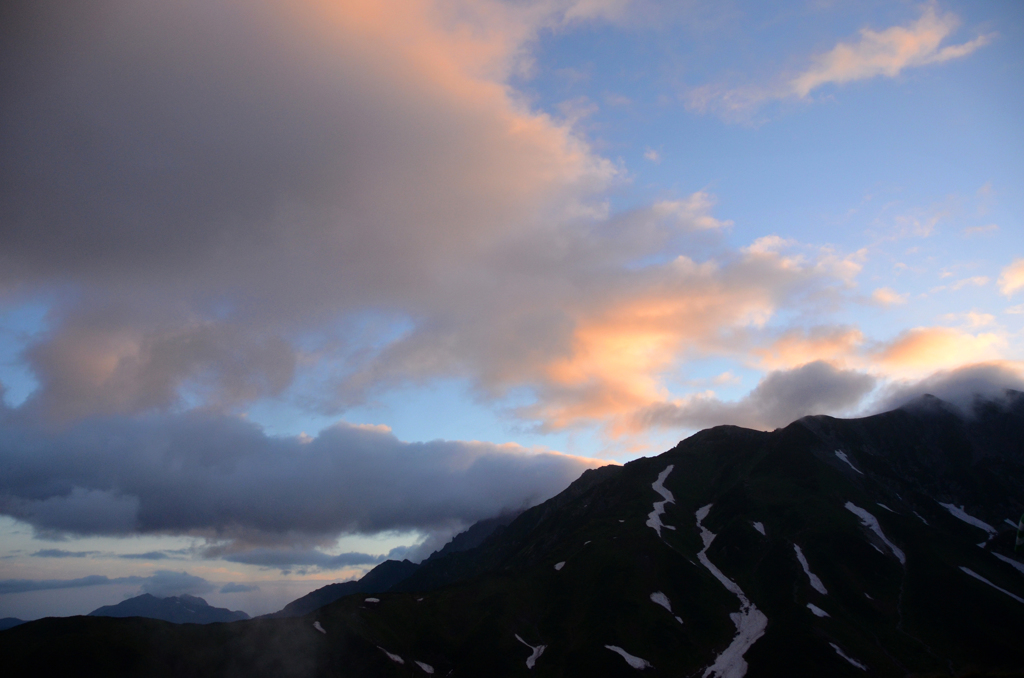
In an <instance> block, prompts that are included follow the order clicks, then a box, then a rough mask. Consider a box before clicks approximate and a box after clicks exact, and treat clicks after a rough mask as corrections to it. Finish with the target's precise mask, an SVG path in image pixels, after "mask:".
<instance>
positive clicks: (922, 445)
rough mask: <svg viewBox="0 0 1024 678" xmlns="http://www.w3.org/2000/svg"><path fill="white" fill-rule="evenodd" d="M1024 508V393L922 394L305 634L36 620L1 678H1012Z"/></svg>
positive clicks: (1021, 650) (626, 488)
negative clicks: (968, 407)
mask: <svg viewBox="0 0 1024 678" xmlns="http://www.w3.org/2000/svg"><path fill="white" fill-rule="evenodd" d="M1022 512H1024V394H1021V393H1019V392H1016V391H1009V392H1007V393H1006V396H1005V398H1002V399H999V400H991V401H984V402H981V401H979V402H978V403H977V404H976V406H975V408H974V410H973V412H971V413H969V414H967V415H965V414H963V413H961V412H959V411H958V410H956V409H955V408H953V407H952V406H950V405H948V404H946V403H944V402H942V401H940V400H938V399H935V398H932V397H924V398H921V399H918V400H916V401H914V402H912V403H910V404H908V405H907V406H904V407H902V408H900V409H897V410H894V411H892V412H887V413H884V414H879V415H875V416H871V417H866V418H862V419H853V420H841V419H835V418H832V417H825V416H814V417H806V418H804V419H801V420H799V421H797V422H794V423H793V424H791V425H789V426H787V427H785V428H783V429H779V430H776V431H773V432H770V433H766V432H759V431H751V430H747V429H742V428H737V427H732V426H720V427H716V428H713V429H708V430H705V431H702V432H700V433H697V434H696V435H694V436H691V437H690V438H688V439H686V440H684V441H683V442H681V443H680V444H679V445H677V446H676V447H675V448H674V449H672V450H670V451H668V452H666V453H664V454H662V455H659V456H657V457H652V458H644V459H638V460H636V461H633V462H630V463H629V464H626V465H625V466H621V467H614V466H613V467H604V468H601V469H596V470H593V471H588V472H586V473H584V474H583V476H581V477H580V478H579V479H578V480H577V481H576V482H575V483H573V484H572V485H571V486H570V487H569V488H567V489H566V490H565V491H564V492H562V493H561V494H559V495H558V496H556V497H554V498H553V499H551V500H549V501H547V502H545V503H543V504H540V505H538V506H535V507H533V508H531V509H529V510H527V511H525V512H523V513H522V514H521V515H519V516H518V517H516V518H515V519H514V520H512V521H511V522H510V523H508V525H507V526H504V527H502V528H501V529H496V530H494V531H493V532H492V533H491V534H490V535H489V536H487V537H486V538H485V539H483V541H482V542H480V543H479V545H477V546H475V547H473V548H468V549H466V550H461V551H458V550H451V551H450V552H448V553H438V554H435V557H432V558H431V559H429V560H428V561H425V562H424V563H423V564H421V565H420V566H418V567H417V566H415V565H412V564H411V563H409V564H408V565H404V564H398V565H388V567H387V568H385V571H386V572H393V573H397V574H396V577H395V581H393V582H391V583H390V585H389V586H388V587H387V588H386V589H381V590H380V591H373V595H372V596H368V595H367V593H368V592H367V591H363V590H360V591H355V592H354V593H353V594H351V595H344V596H343V597H341V598H339V599H337V600H334V601H333V602H331V603H329V604H327V605H325V606H322V607H318V608H314V609H309V610H308V611H306V612H305V613H302V614H300V616H283V615H281V616H279V617H277V618H266V617H264V618H257V619H253V620H248V621H240V622H233V623H230V624H211V625H206V626H198V625H192V624H186V625H171V624H167V623H164V622H158V621H153V620H142V619H105V618H85V617H75V618H66V619H43V620H39V621H35V622H29V623H26V624H21V625H19V626H17V627H15V628H12V629H10V630H7V631H3V632H2V633H0V652H2V653H3V655H2V656H3V657H4V659H5V668H7V669H8V671H9V675H29V674H30V673H31V674H32V675H37V674H38V673H39V672H40V671H41V670H42V671H43V672H44V673H45V672H47V671H53V672H55V671H71V672H74V673H75V674H76V675H82V673H83V672H84V673H94V674H97V675H99V674H103V675H149V676H165V675H166V676H174V675H196V676H234V675H238V676H242V675H245V676H263V675H266V676H311V675H316V676H414V675H419V676H422V675H440V676H449V675H450V676H483V675H486V676H531V675H536V676H634V675H637V674H643V675H664V676H698V675H699V676H703V677H704V678H708V677H719V678H741V677H742V676H751V677H756V676H778V675H786V676H822V675H828V676H867V675H871V676H910V675H914V676H966V675H972V676H982V675H990V676H996V675H999V676H1008V675H1016V676H1020V675H1024V673H1022V671H1021V667H1024V642H1022V641H1024V553H1019V552H1015V551H1014V541H1015V538H1016V537H1017V533H1018V519H1019V518H1020V517H1021V514H1022ZM392 562H394V561H392ZM384 565H387V563H385V564H384ZM380 567H383V565H382V566H380ZM378 569H380V568H378ZM374 572H376V570H375V571H374ZM406 573H408V574H407V575H406ZM370 574H373V573H370ZM370 574H368V575H367V577H370ZM398 574H401V575H403V576H401V577H399V576H398ZM378 578H382V575H378ZM364 579H365V578H364ZM334 586H344V584H342V585H334ZM375 587H377V588H379V586H376V585H375ZM322 590H323V589H321V591H322ZM314 593H316V592H314ZM310 595H313V594H310ZM300 600H302V599H300ZM298 602H299V601H296V603H298ZM292 605H295V603H293V604H292ZM306 607H308V605H307V606H306ZM286 609H287V608H286ZM303 609H305V608H303ZM293 612H296V613H301V612H302V610H293Z"/></svg>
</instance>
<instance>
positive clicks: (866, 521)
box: [846, 501, 907, 565]
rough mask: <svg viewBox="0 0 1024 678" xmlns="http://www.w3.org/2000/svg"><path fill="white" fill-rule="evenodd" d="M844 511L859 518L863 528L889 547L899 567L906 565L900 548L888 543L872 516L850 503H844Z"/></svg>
mask: <svg viewBox="0 0 1024 678" xmlns="http://www.w3.org/2000/svg"><path fill="white" fill-rule="evenodd" d="M846 510H847V511H849V512H850V513H852V514H854V515H855V516H857V517H858V518H860V522H861V524H863V525H864V527H867V528H869V529H870V530H871V531H872V532H874V533H875V534H877V535H878V538H879V539H881V540H882V541H883V542H885V545H886V546H888V547H889V550H890V551H892V554H893V555H894V556H896V559H897V560H899V561H900V565H906V564H907V557H906V556H905V555H903V551H901V550H900V548H899V547H898V546H896V544H893V543H892V542H891V541H889V540H888V539H887V538H886V536H885V534H883V533H882V526H881V525H879V524H878V518H875V517H874V516H873V515H871V514H870V513H868V512H867V511H865V510H864V509H862V508H861V507H859V506H857V505H856V504H854V503H853V502H852V501H848V502H846ZM872 546H874V544H872ZM875 549H876V550H880V549H878V547H877V546H875Z"/></svg>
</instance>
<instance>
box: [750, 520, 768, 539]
mask: <svg viewBox="0 0 1024 678" xmlns="http://www.w3.org/2000/svg"><path fill="white" fill-rule="evenodd" d="M750 524H751V525H753V526H754V529H755V530H757V531H758V532H760V533H761V536H762V537H764V536H766V535H765V533H764V525H762V524H761V523H750Z"/></svg>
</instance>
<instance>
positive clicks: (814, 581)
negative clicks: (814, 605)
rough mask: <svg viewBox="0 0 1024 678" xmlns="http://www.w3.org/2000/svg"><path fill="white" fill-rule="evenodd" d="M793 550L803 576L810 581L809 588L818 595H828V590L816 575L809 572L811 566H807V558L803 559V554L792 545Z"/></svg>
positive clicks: (798, 548)
mask: <svg viewBox="0 0 1024 678" xmlns="http://www.w3.org/2000/svg"><path fill="white" fill-rule="evenodd" d="M793 550H794V551H796V559H797V560H799V561H800V567H802V568H804V574H806V575H807V578H808V579H810V580H811V588H812V589H814V590H815V591H817V592H818V593H820V594H821V595H823V596H826V595H828V590H827V589H826V588H825V585H824V584H822V583H821V580H820V579H818V575H816V574H814V573H813V572H811V566H810V565H808V564H807V558H805V557H804V552H803V551H802V550H801V549H800V547H799V546H797V545H796V544H793Z"/></svg>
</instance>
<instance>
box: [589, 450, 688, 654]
mask: <svg viewBox="0 0 1024 678" xmlns="http://www.w3.org/2000/svg"><path fill="white" fill-rule="evenodd" d="M669 468H672V467H671V466H670V467H669ZM605 647H606V648H608V649H609V650H611V651H612V652H615V653H616V654H618V655H619V656H621V657H622V658H623V659H625V660H626V663H627V664H629V665H630V666H632V667H633V668H634V669H639V670H641V671H642V670H643V669H653V668H654V667H653V666H651V663H650V662H649V661H647V660H646V659H641V658H640V657H634V656H633V655H631V654H630V653H628V652H626V651H625V650H623V649H622V648H621V647H618V646H616V645H605Z"/></svg>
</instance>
